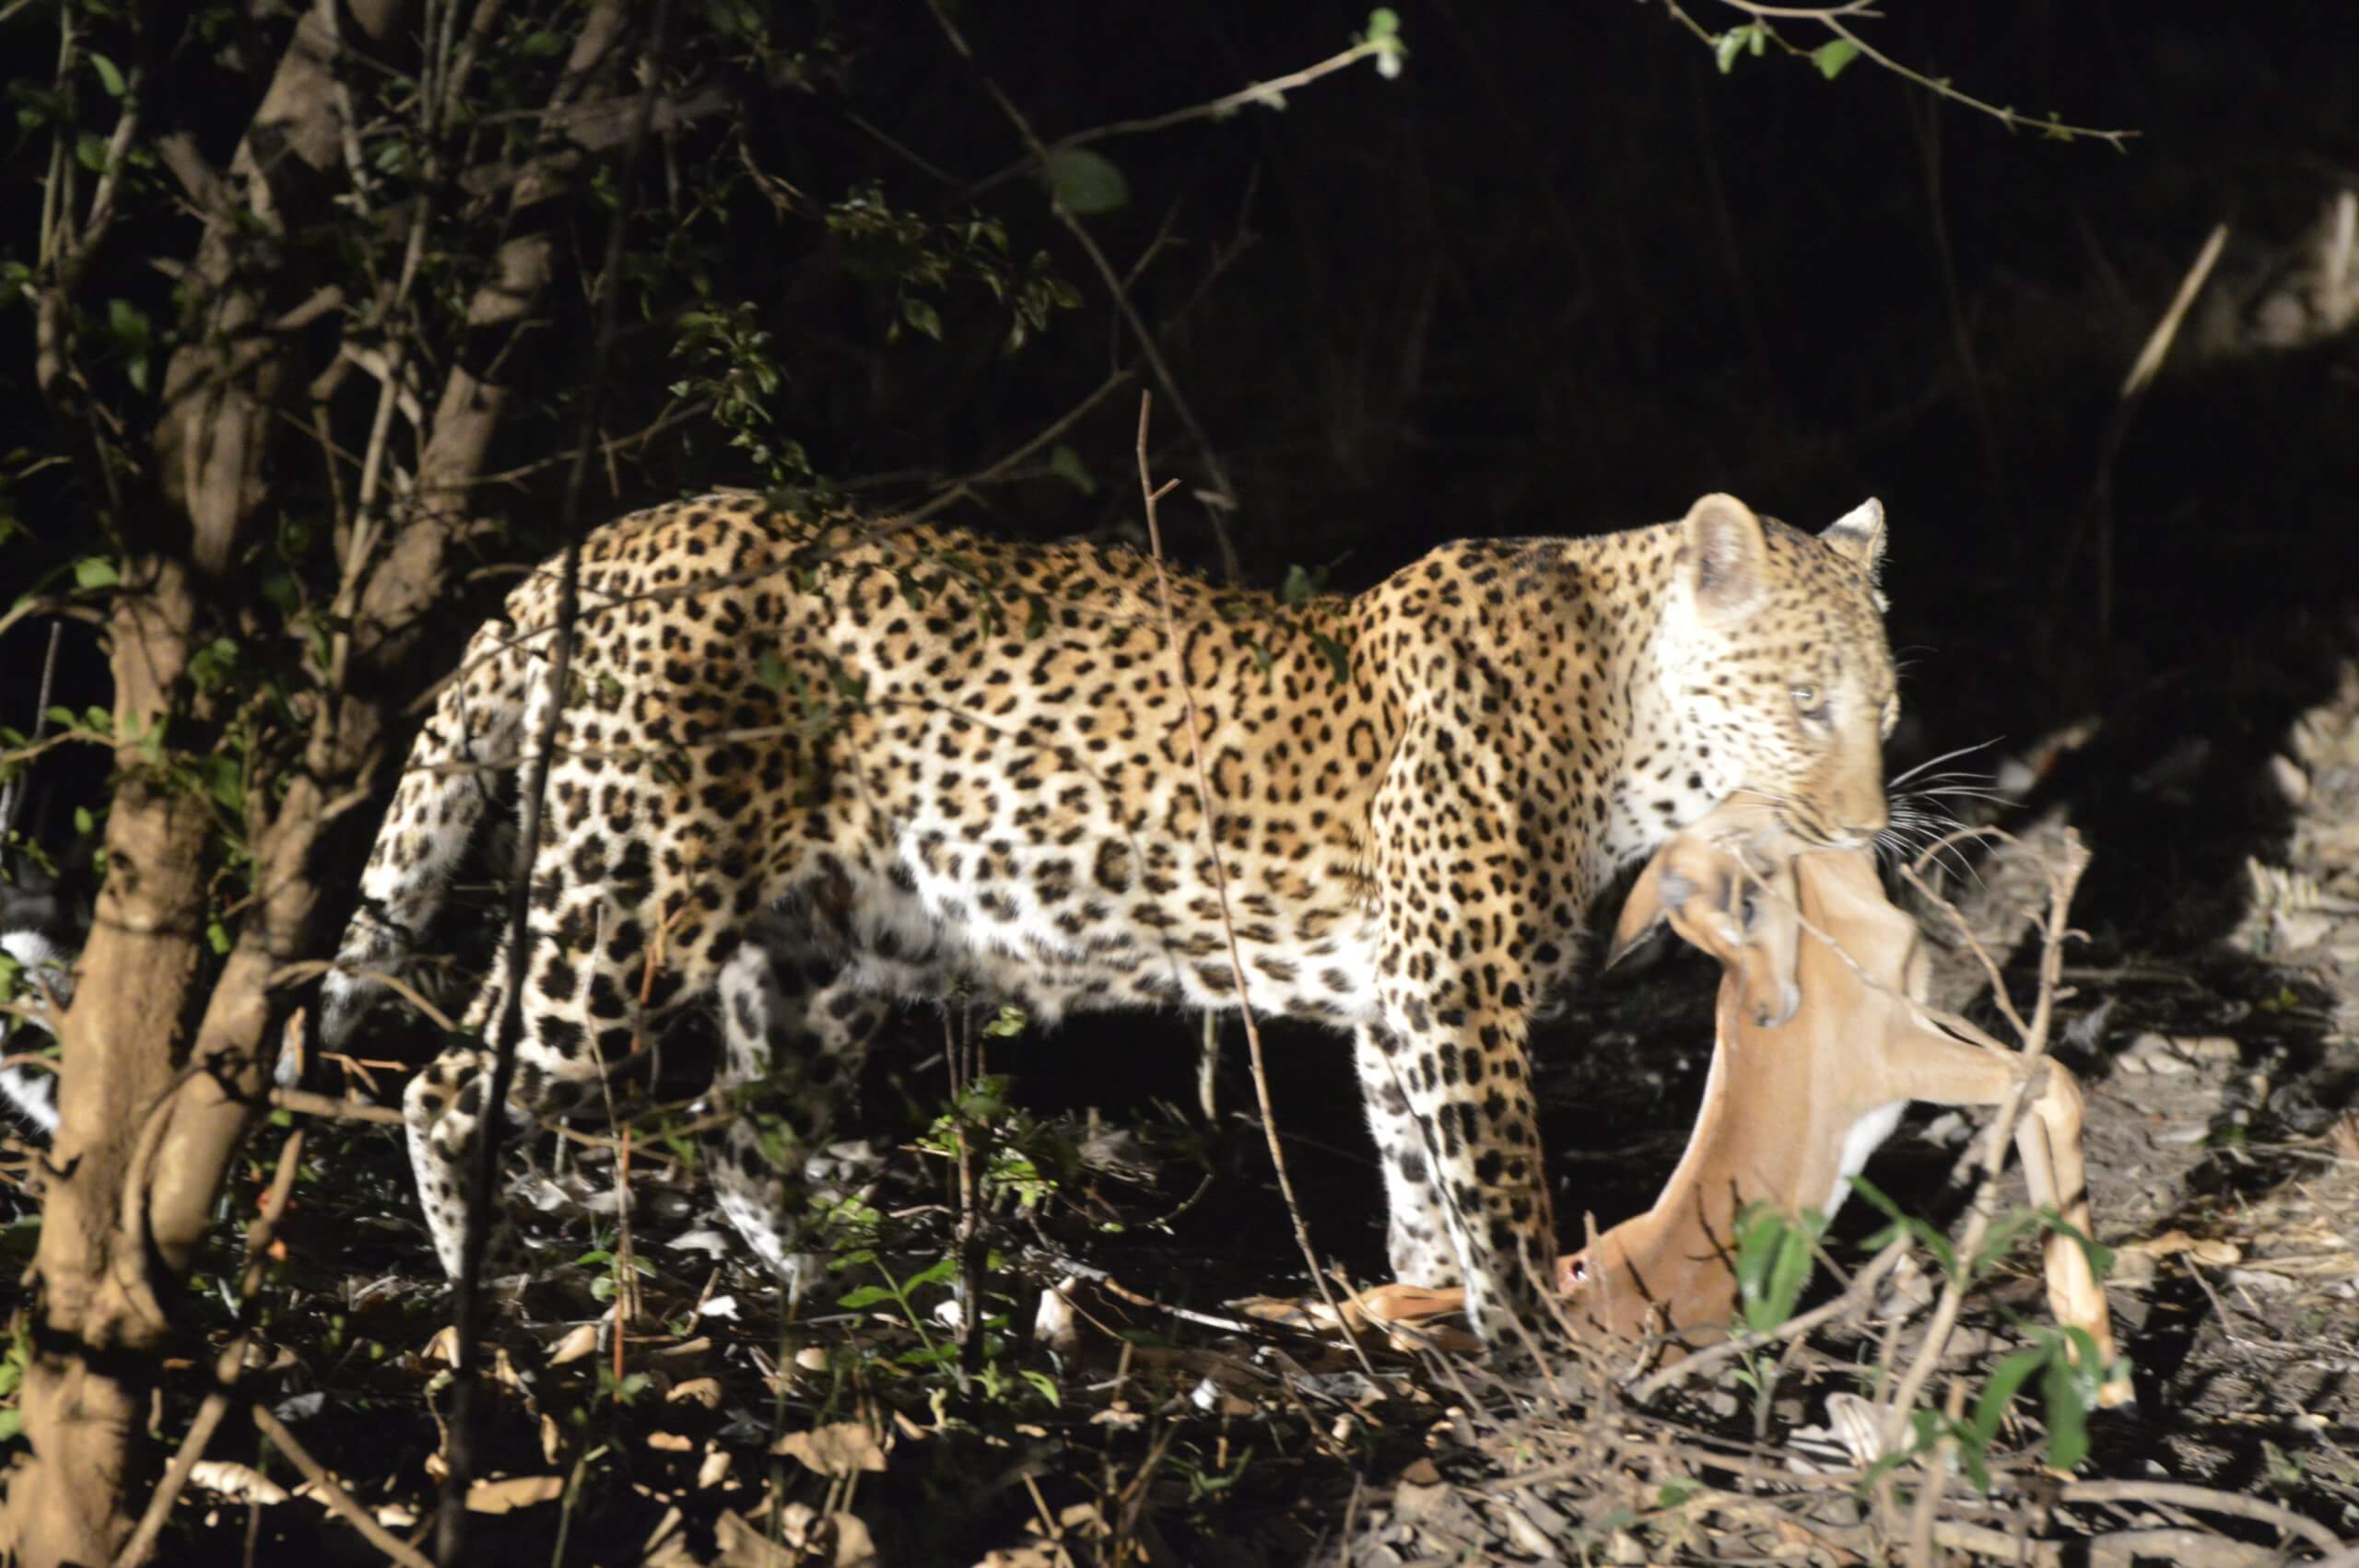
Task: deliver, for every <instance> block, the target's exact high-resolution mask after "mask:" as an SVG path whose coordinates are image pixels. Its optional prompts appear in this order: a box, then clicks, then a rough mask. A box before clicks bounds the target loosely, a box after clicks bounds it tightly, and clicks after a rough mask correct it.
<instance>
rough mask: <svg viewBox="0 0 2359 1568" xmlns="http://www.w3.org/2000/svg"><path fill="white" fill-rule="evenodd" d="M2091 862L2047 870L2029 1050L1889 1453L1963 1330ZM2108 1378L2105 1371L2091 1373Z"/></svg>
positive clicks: (2072, 848) (1894, 1411)
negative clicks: (1975, 1266)
mask: <svg viewBox="0 0 2359 1568" xmlns="http://www.w3.org/2000/svg"><path fill="white" fill-rule="evenodd" d="M2088 863H2089V856H2088V851H2087V850H2086V849H2084V848H2082V846H2081V841H2080V839H2079V837H2078V836H2077V835H2068V836H2067V837H2066V840H2065V859H2064V863H2063V864H2062V865H2061V866H2060V867H2056V868H2054V869H2051V870H2050V871H2049V872H2048V916H2047V919H2046V920H2045V922H2044V923H2043V927H2042V930H2043V937H2044V941H2043V946H2042V950H2041V954H2040V965H2039V1000H2038V1001H2037V1002H2036V1004H2035V1005H2034V1006H2033V1009H2032V1016H2031V1023H2030V1027H2029V1029H2028V1031H2027V1032H2026V1033H2025V1036H2024V1043H2023V1049H2022V1050H2021V1051H2020V1052H2019V1053H2017V1061H2018V1063H2019V1065H2020V1068H2021V1071H2020V1072H2019V1074H2018V1075H2017V1077H2016V1079H2015V1082H2014V1085H2013V1088H2011V1089H2010V1090H2009V1091H2008V1093H2007V1098H2006V1100H2005V1101H2004V1103H2002V1104H2001V1106H2000V1107H1999V1114H1998V1115H1997V1116H1995V1117H1991V1118H1990V1125H1989V1129H1988V1130H1987V1131H1986V1133H1985V1135H1984V1138H1983V1143H1982V1161H1981V1164H1982V1179H1981V1181H1980V1182H1979V1183H1978V1185H1977V1187H1976V1188H1975V1193H1974V1202H1973V1206H1972V1211H1971V1212H1970V1213H1969V1214H1968V1216H1967V1219H1966V1231H1965V1234H1964V1235H1961V1236H1960V1237H1959V1239H1958V1244H1957V1250H1956V1256H1957V1258H1959V1260H1960V1262H1959V1267H1958V1268H1956V1269H1954V1270H1952V1271H1951V1273H1950V1276H1949V1278H1948V1279H1947V1280H1946V1281H1943V1282H1942V1294H1941V1299H1940V1300H1939V1301H1938V1302H1937V1303H1936V1304H1935V1305H1934V1307H1933V1316H1932V1320H1931V1323H1930V1324H1929V1325H1928V1326H1927V1328H1926V1330H1925V1339H1924V1342H1923V1343H1922V1344H1921V1345H1919V1347H1918V1351H1917V1355H1916V1359H1915V1360H1913V1361H1912V1362H1911V1363H1909V1366H1908V1370H1907V1372H1905V1373H1903V1374H1902V1375H1901V1378H1900V1382H1899V1384H1898V1385H1897V1386H1896V1387H1895V1388H1894V1390H1893V1393H1892V1398H1891V1402H1890V1403H1889V1404H1887V1405H1886V1406H1885V1407H1884V1447H1885V1448H1886V1450H1887V1451H1893V1450H1897V1449H1898V1447H1899V1446H1900V1442H1901V1437H1902V1434H1903V1433H1904V1432H1905V1431H1906V1429H1907V1424H1908V1417H1909V1412H1910V1411H1911V1410H1914V1409H1915V1408H1916V1405H1917V1396H1918V1394H1919V1392H1920V1391H1922V1389H1923V1388H1924V1387H1925V1383H1926V1380H1927V1379H1929V1378H1930V1377H1931V1376H1932V1375H1933V1368H1934V1367H1935V1366H1936V1365H1938V1364H1939V1363H1940V1361H1941V1358H1942V1352H1944V1351H1946V1350H1947V1349H1948V1348H1949V1340H1950V1333H1951V1330H1952V1329H1954V1328H1955V1327H1956V1325H1957V1316H1958V1313H1959V1311H1960V1309H1961V1308H1962V1307H1963V1306H1964V1305H1965V1304H1966V1284H1967V1280H1966V1267H1965V1260H1966V1259H1967V1258H1972V1257H1974V1256H1975V1254H1976V1253H1977V1252H1978V1250H1979V1249H1980V1247H1981V1246H1982V1237H1983V1235H1984V1233H1985V1232H1987V1231H1988V1230H1989V1227H1990V1220H1991V1216H1992V1214H1993V1212H1994V1211H1995V1210H1996V1209H1997V1206H1998V1190H1999V1173H2000V1171H2001V1168H2002V1167H2003V1166H2004V1165H2005V1164H2006V1152H2007V1145H2008V1144H2009V1143H2010V1142H2011V1141H2013V1139H2014V1136H2015V1129H2016V1126H2017V1124H2019V1123H2020V1122H2021V1121H2022V1120H2023V1118H2024V1114H2025V1109H2026V1108H2027V1106H2028V1105H2029V1102H2030V1099H2031V1095H2032V1092H2033V1089H2034V1086H2035V1085H2036V1083H2038V1082H2042V1081H2043V1080H2044V1078H2045V1074H2044V1073H2043V1072H2042V1071H2040V1066H2041V1062H2042V1060H2043V1059H2045V1058H2046V1056H2047V1054H2048V1032H2049V1024H2050V1022H2051V1020H2052V1019H2053V1016H2054V1012H2055V1006H2056V991H2057V989H2058V987H2059V985H2060V976H2059V973H2058V971H2059V970H2060V969H2061V968H2062V967H2063V963H2064V942H2065V939H2066V938H2067V937H2068V936H2070V935H2071V928H2070V926H2069V925H2067V923H2066V920H2067V917H2068V916H2069V915H2070V914H2071V904H2072V894H2073V891H2074V889H2075V888H2077V887H2078V886H2079V884H2080V881H2081V873H2082V872H2083V871H2084V870H2085V869H2086V868H2087V866H2088ZM2092 1370H2094V1371H2097V1372H2099V1373H2100V1374H2101V1373H2102V1369H2101V1368H2096V1369H2092Z"/></svg>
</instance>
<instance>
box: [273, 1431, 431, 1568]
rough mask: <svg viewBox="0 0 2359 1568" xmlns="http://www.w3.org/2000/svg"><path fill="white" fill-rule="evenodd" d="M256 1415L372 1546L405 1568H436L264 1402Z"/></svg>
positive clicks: (330, 1504) (323, 1499)
mask: <svg viewBox="0 0 2359 1568" xmlns="http://www.w3.org/2000/svg"><path fill="white" fill-rule="evenodd" d="M253 1418H254V1425H256V1426H257V1427H260V1428H261V1429H262V1434H263V1435H264V1437H267V1438H269V1439H270V1440H271V1442H272V1443H274V1444H276V1445H277V1447H278V1451H279V1452H280V1453H282V1454H284V1455H286V1456H287V1462H288V1464H290V1465H293V1466H294V1467H295V1468H296V1469H299V1470H300V1471H302V1472H303V1479H304V1480H307V1481H309V1482H311V1486H312V1488H313V1489H314V1490H315V1491H317V1492H318V1493H319V1496H320V1501H321V1502H322V1503H323V1504H326V1505H327V1509H328V1512H329V1513H331V1514H334V1515H335V1516H336V1517H337V1518H339V1519H342V1520H343V1521H344V1522H345V1523H346V1524H347V1525H350V1526H351V1527H353V1528H354V1529H356V1530H358V1531H359V1532H360V1533H361V1535H362V1536H363V1537H365V1538H366V1539H368V1542H369V1544H370V1546H373V1547H375V1548H376V1549H377V1550H379V1551H381V1552H383V1553H384V1554H385V1555H386V1556H387V1557H389V1558H391V1559H392V1560H393V1562H398V1563H400V1564H401V1565H402V1568H434V1564H433V1563H432V1562H430V1561H428V1559H427V1557H426V1556H425V1555H424V1554H423V1553H421V1552H420V1551H418V1550H417V1548H415V1547H413V1546H411V1545H410V1544H409V1543H408V1542H407V1541H405V1540H404V1539H401V1538H400V1537H399V1536H396V1535H395V1534H393V1531H391V1530H389V1529H387V1528H385V1527H384V1526H382V1525H381V1524H379V1523H378V1522H377V1521H376V1519H375V1518H373V1517H372V1516H371V1515H370V1513H369V1510H367V1509H366V1508H363V1507H362V1506H360V1504H358V1503H356V1502H354V1501H353V1499H352V1493H350V1492H346V1491H345V1490H344V1488H343V1487H342V1486H340V1485H338V1484H337V1483H336V1479H335V1477H334V1476H332V1475H330V1474H328V1472H327V1468H326V1467H325V1466H323V1465H322V1464H321V1463H320V1462H319V1461H318V1460H317V1459H314V1458H313V1457H311V1451H310V1450H309V1449H307V1448H305V1447H304V1446H303V1445H302V1442H301V1440H300V1439H299V1438H298V1437H297V1436H296V1435H295V1434H294V1433H291V1432H289V1431H288V1430H287V1423H286V1422H283V1421H280V1420H279V1419H278V1418H277V1417H276V1416H275V1415H272V1414H271V1413H270V1412H269V1411H268V1410H264V1408H263V1407H262V1406H260V1405H256V1406H254V1407H253Z"/></svg>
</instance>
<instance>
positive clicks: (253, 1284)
mask: <svg viewBox="0 0 2359 1568" xmlns="http://www.w3.org/2000/svg"><path fill="white" fill-rule="evenodd" d="M301 1026H302V1025H301V1020H300V1017H298V1018H297V1019H296V1020H295V1022H294V1024H293V1029H292V1031H291V1032H299V1031H300V1029H301ZM302 1164H303V1129H301V1128H297V1129H295V1130H294V1131H292V1132H290V1133H288V1135H287V1141H286V1142H285V1143H283V1144H281V1145H280V1146H279V1150H278V1168H277V1170H276V1172H274V1173H273V1174H272V1176H271V1183H270V1192H269V1195H268V1196H267V1197H265V1198H264V1199H263V1203H262V1207H261V1209H260V1210H258V1211H256V1212H255V1214H254V1221H253V1223H252V1224H251V1225H249V1226H247V1227H246V1268H245V1272H244V1273H243V1274H242V1275H241V1277H240V1279H239V1281H238V1316H239V1325H238V1331H237V1332H236V1333H235V1334H232V1335H231V1336H230V1337H229V1343H228V1344H227V1345H225V1346H223V1347H222V1349H221V1353H220V1354H219V1355H218V1356H217V1357H215V1358H214V1363H213V1388H212V1390H211V1391H210V1392H208V1393H207V1394H206V1395H205V1399H204V1402H203V1403H202V1404H200V1405H198V1407H197V1410H196V1419H195V1420H194V1421H192V1422H189V1429H188V1433H187V1435H186V1436H184V1437H183V1438H182V1440H181V1445H180V1449H179V1451H178V1452H176V1453H175V1454H173V1456H172V1462H171V1464H170V1466H168V1467H166V1469H165V1470H164V1479H163V1480H161V1481H160V1482H158V1485H157V1487H156V1490H155V1492H153V1493H152V1494H150V1495H149V1497H148V1499H147V1508H146V1509H144V1510H143V1511H142V1512H141V1514H140V1515H139V1524H138V1526H137V1527H135V1529H133V1531H132V1532H131V1539H129V1540H127V1541H125V1542H124V1543H123V1550H122V1551H120V1552H119V1553H117V1554H116V1556H115V1562H116V1564H117V1568H128V1565H129V1564H132V1563H136V1562H146V1561H147V1554H148V1553H149V1552H150V1551H151V1550H154V1549H155V1545H156V1538H157V1537H158V1535H160V1534H162V1533H163V1528H164V1521H165V1520H166V1519H167V1518H168V1517H170V1515H171V1512H172V1504H174V1503H175V1502H177V1501H179V1499H180V1494H181V1492H182V1488H184V1487H186V1486H187V1485H188V1478H189V1476H190V1475H191V1474H192V1473H193V1472H194V1470H195V1469H196V1464H197V1461H198V1460H200V1459H202V1458H204V1457H205V1445H206V1444H208V1443H210V1442H212V1441H213V1433H214V1431H215V1430H216V1429H217V1427H219V1426H220V1424H221V1418H222V1417H223V1416H224V1415H226V1414H227V1413H228V1412H229V1390H230V1388H231V1387H234V1386H235V1385H236V1383H237V1381H238V1379H239V1377H240V1376H241V1375H242V1374H243V1373H244V1372H245V1370H246V1345H247V1343H248V1341H249V1340H251V1339H252V1332H253V1330H252V1323H253V1315H254V1305H253V1304H254V1299H255V1296H256V1293H258V1292H259V1291H260V1290H261V1287H262V1266H263V1259H264V1258H266V1257H268V1256H269V1253H270V1244H271V1241H272V1238H273V1237H274V1236H275V1235H276V1233H277V1230H278V1221H279V1218H280V1216H282V1215H284V1214H285V1213H286V1212H287V1203H288V1198H289V1196H290V1195H291V1194H292V1193H293V1192H294V1190H295V1174H296V1172H297V1171H298V1170H299V1169H300V1168H301V1167H302Z"/></svg>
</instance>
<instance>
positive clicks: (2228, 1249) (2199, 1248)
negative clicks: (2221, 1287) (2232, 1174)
mask: <svg viewBox="0 0 2359 1568" xmlns="http://www.w3.org/2000/svg"><path fill="white" fill-rule="evenodd" d="M2114 1250H2115V1251H2116V1252H2134V1253H2140V1254H2142V1255H2144V1256H2145V1257H2148V1258H2170V1257H2174V1256H2176V1255H2177V1254H2179V1253H2182V1252H2183V1253H2185V1254H2187V1256H2188V1258H2189V1260H2191V1261H2193V1262H2197V1263H2204V1264H2209V1265H2211V1266H2212V1268H2215V1269H2222V1268H2225V1267H2227V1266H2228V1265H2229V1264H2232V1263H2241V1262H2243V1261H2244V1257H2245V1255H2244V1251H2243V1249H2242V1248H2240V1247H2238V1246H2236V1243H2234V1242H2232V1241H2200V1240H2198V1239H2197V1238H2196V1237H2194V1236H2191V1235H2188V1234H2187V1233H2186V1232H2185V1231H2177V1230H2173V1231H2165V1232H2164V1233H2163V1234H2162V1235H2157V1236H2148V1237H2147V1238H2146V1239H2144V1240H2143V1241H2125V1242H2123V1243H2122V1244H2121V1245H2120V1246H2117V1247H2115V1248H2114Z"/></svg>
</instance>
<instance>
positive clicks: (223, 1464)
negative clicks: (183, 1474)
mask: <svg viewBox="0 0 2359 1568" xmlns="http://www.w3.org/2000/svg"><path fill="white" fill-rule="evenodd" d="M188 1479H189V1483H190V1484H191V1485H193V1486H199V1487H203V1488H204V1489H205V1491H207V1492H218V1493H220V1494H221V1495H222V1496H224V1497H234V1498H236V1499H237V1500H238V1501H239V1502H241V1503H261V1504H271V1503H284V1502H286V1501H287V1489H286V1488H285V1487H283V1486H281V1485H279V1484H278V1483H277V1482H276V1481H275V1480H271V1479H270V1478H269V1477H268V1476H266V1475H264V1474H263V1473H262V1472H261V1471H260V1470H257V1469H254V1468H253V1467H252V1465H241V1464H240V1463H238V1462H237V1461H236V1460H235V1459H199V1460H198V1461H197V1462H196V1464H195V1466H194V1468H193V1469H190V1471H189V1472H188Z"/></svg>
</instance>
